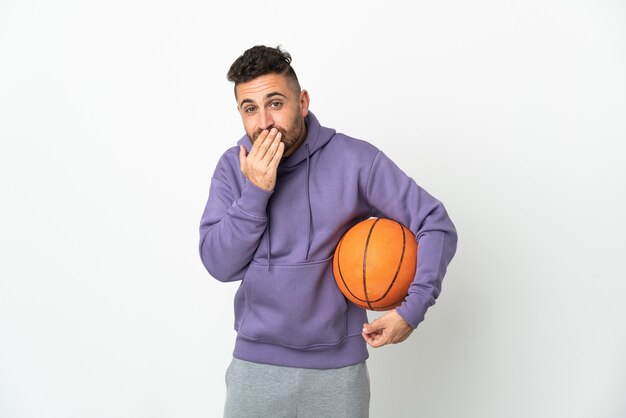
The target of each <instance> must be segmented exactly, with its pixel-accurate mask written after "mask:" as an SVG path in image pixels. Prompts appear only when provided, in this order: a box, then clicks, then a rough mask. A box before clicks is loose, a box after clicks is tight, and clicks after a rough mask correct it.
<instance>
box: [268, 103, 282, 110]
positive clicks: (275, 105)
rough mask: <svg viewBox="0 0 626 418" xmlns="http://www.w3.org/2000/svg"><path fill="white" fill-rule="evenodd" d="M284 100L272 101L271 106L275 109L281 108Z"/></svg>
mask: <svg viewBox="0 0 626 418" xmlns="http://www.w3.org/2000/svg"><path fill="white" fill-rule="evenodd" d="M282 105H283V104H282V102H272V103H270V107H271V108H273V109H280V107H281V106H282Z"/></svg>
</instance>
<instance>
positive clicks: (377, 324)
mask: <svg viewBox="0 0 626 418" xmlns="http://www.w3.org/2000/svg"><path fill="white" fill-rule="evenodd" d="M383 328H384V326H383V323H382V321H380V320H378V319H375V320H374V321H372V323H371V324H363V332H365V333H366V334H371V333H373V332H377V331H380V330H382V329H383Z"/></svg>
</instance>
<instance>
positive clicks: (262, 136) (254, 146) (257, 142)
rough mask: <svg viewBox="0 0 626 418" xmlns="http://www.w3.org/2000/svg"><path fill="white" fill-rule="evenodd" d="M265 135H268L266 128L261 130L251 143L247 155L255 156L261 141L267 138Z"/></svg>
mask: <svg viewBox="0 0 626 418" xmlns="http://www.w3.org/2000/svg"><path fill="white" fill-rule="evenodd" d="M267 135H269V131H268V130H267V129H264V130H262V131H261V133H260V134H259V136H258V137H257V138H256V139H255V140H254V142H253V143H252V148H250V152H249V153H248V155H250V156H256V154H257V152H258V151H259V147H260V146H261V144H262V143H263V141H265V138H267Z"/></svg>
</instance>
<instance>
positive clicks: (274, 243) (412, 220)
mask: <svg viewBox="0 0 626 418" xmlns="http://www.w3.org/2000/svg"><path fill="white" fill-rule="evenodd" d="M306 124H307V127H308V132H307V137H306V140H305V142H304V143H303V144H302V145H301V146H300V147H299V148H298V149H297V150H296V151H295V152H294V153H293V154H292V155H291V156H290V157H288V158H286V159H285V160H283V161H282V162H281V164H280V165H279V167H278V177H277V181H276V187H275V188H274V190H273V191H271V192H268V191H265V190H263V189H261V188H259V187H257V186H255V185H254V184H252V183H250V182H249V181H247V179H246V178H245V177H244V176H243V174H242V173H241V171H240V169H239V147H238V146H237V147H232V148H230V149H229V150H227V151H226V152H225V153H224V154H223V155H222V157H221V158H220V160H219V162H218V164H217V167H216V169H215V172H214V174H213V177H212V179H211V188H210V192H209V199H208V202H207V204H206V207H205V210H204V213H203V215H202V219H201V223H200V257H201V259H202V262H203V263H204V266H205V267H206V269H207V270H208V271H209V273H210V274H211V275H212V276H213V277H215V278H216V279H218V280H220V281H223V282H230V281H236V280H241V284H240V286H239V289H238V290H237V293H236V295H235V301H234V308H235V329H236V330H237V341H236V343H235V350H234V353H233V356H234V357H236V358H239V359H242V360H247V361H252V362H256V363H266V364H275V365H281V366H291V367H306V368H319V369H322V368H337V367H343V366H348V365H352V364H356V363H359V362H361V361H363V360H365V359H367V357H368V353H367V347H366V343H365V341H364V339H363V337H362V335H361V329H362V326H363V323H365V322H368V321H367V315H366V311H365V310H363V309H361V308H358V307H356V306H355V305H353V304H352V303H350V302H348V301H347V300H346V298H345V297H344V296H343V295H342V294H341V293H340V291H339V289H338V287H337V285H336V284H335V280H334V278H333V270H332V257H333V253H334V250H335V247H336V245H337V243H338V242H339V239H340V238H341V236H342V235H343V234H344V233H345V232H346V231H347V230H348V229H349V228H350V227H352V226H353V225H354V224H356V223H357V222H360V221H362V220H365V219H368V218H370V217H379V218H383V217H384V218H390V219H394V220H396V221H398V222H400V223H402V224H404V225H406V226H407V227H408V228H409V229H410V230H411V231H412V232H413V233H414V234H415V236H416V238H417V240H418V262H417V271H416V274H415V279H414V281H413V284H412V285H411V287H410V289H409V295H408V296H407V298H406V299H405V301H404V302H403V304H402V305H401V306H400V307H398V308H397V311H398V313H399V314H400V315H401V316H402V318H404V319H405V320H406V321H407V322H408V323H409V324H410V325H411V326H412V327H414V328H415V327H417V325H418V324H419V323H420V322H421V321H422V320H423V319H424V315H425V314H426V310H427V309H428V308H429V307H430V306H431V305H433V304H434V303H435V299H436V298H437V296H438V295H439V293H440V291H441V281H442V279H443V276H444V274H445V272H446V267H447V265H448V263H449V262H450V260H451V259H452V257H453V255H454V252H455V250H456V242H457V235H456V231H455V228H454V225H453V224H452V221H451V220H450V218H449V217H448V215H447V213H446V210H445V208H444V207H443V205H442V204H441V203H440V202H439V201H437V200H436V199H435V198H433V197H432V196H431V195H430V194H428V193H427V192H426V191H425V190H424V189H422V188H420V187H419V186H418V185H417V184H416V183H415V182H414V181H413V180H412V179H411V178H409V177H408V176H407V175H406V174H405V173H404V172H402V170H400V169H399V168H398V167H397V166H396V165H395V164H394V163H393V162H392V161H391V160H390V159H389V158H387V157H386V156H385V155H384V154H383V153H382V152H381V151H379V150H378V149H376V148H375V147H374V146H373V145H371V144H369V143H367V142H365V141H361V140H358V139H354V138H350V137H348V136H346V135H343V134H338V133H336V132H335V130H333V129H329V128H325V127H323V126H320V124H319V122H318V121H317V119H316V118H315V116H314V115H313V114H312V113H311V112H309V114H308V116H307V117H306ZM238 144H243V145H244V146H245V147H246V149H247V150H248V151H250V148H251V146H252V144H251V142H250V139H249V138H248V136H247V135H245V136H244V137H243V138H241V139H240V140H239V142H238Z"/></svg>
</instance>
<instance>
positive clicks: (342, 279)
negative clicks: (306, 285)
mask: <svg viewBox="0 0 626 418" xmlns="http://www.w3.org/2000/svg"><path fill="white" fill-rule="evenodd" d="M343 238H345V236H344V237H342V238H341V240H340V241H339V244H338V245H339V249H338V250H337V270H339V278H341V281H342V282H343V286H344V287H345V288H346V290H347V291H348V293H350V294H351V295H352V297H353V298H355V299H356V300H358V301H361V302H363V300H362V299H361V298H359V297H358V296H357V295H355V294H354V293H352V290H350V286H348V283H346V280H345V279H344V278H343V273H342V272H341V244H343Z"/></svg>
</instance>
